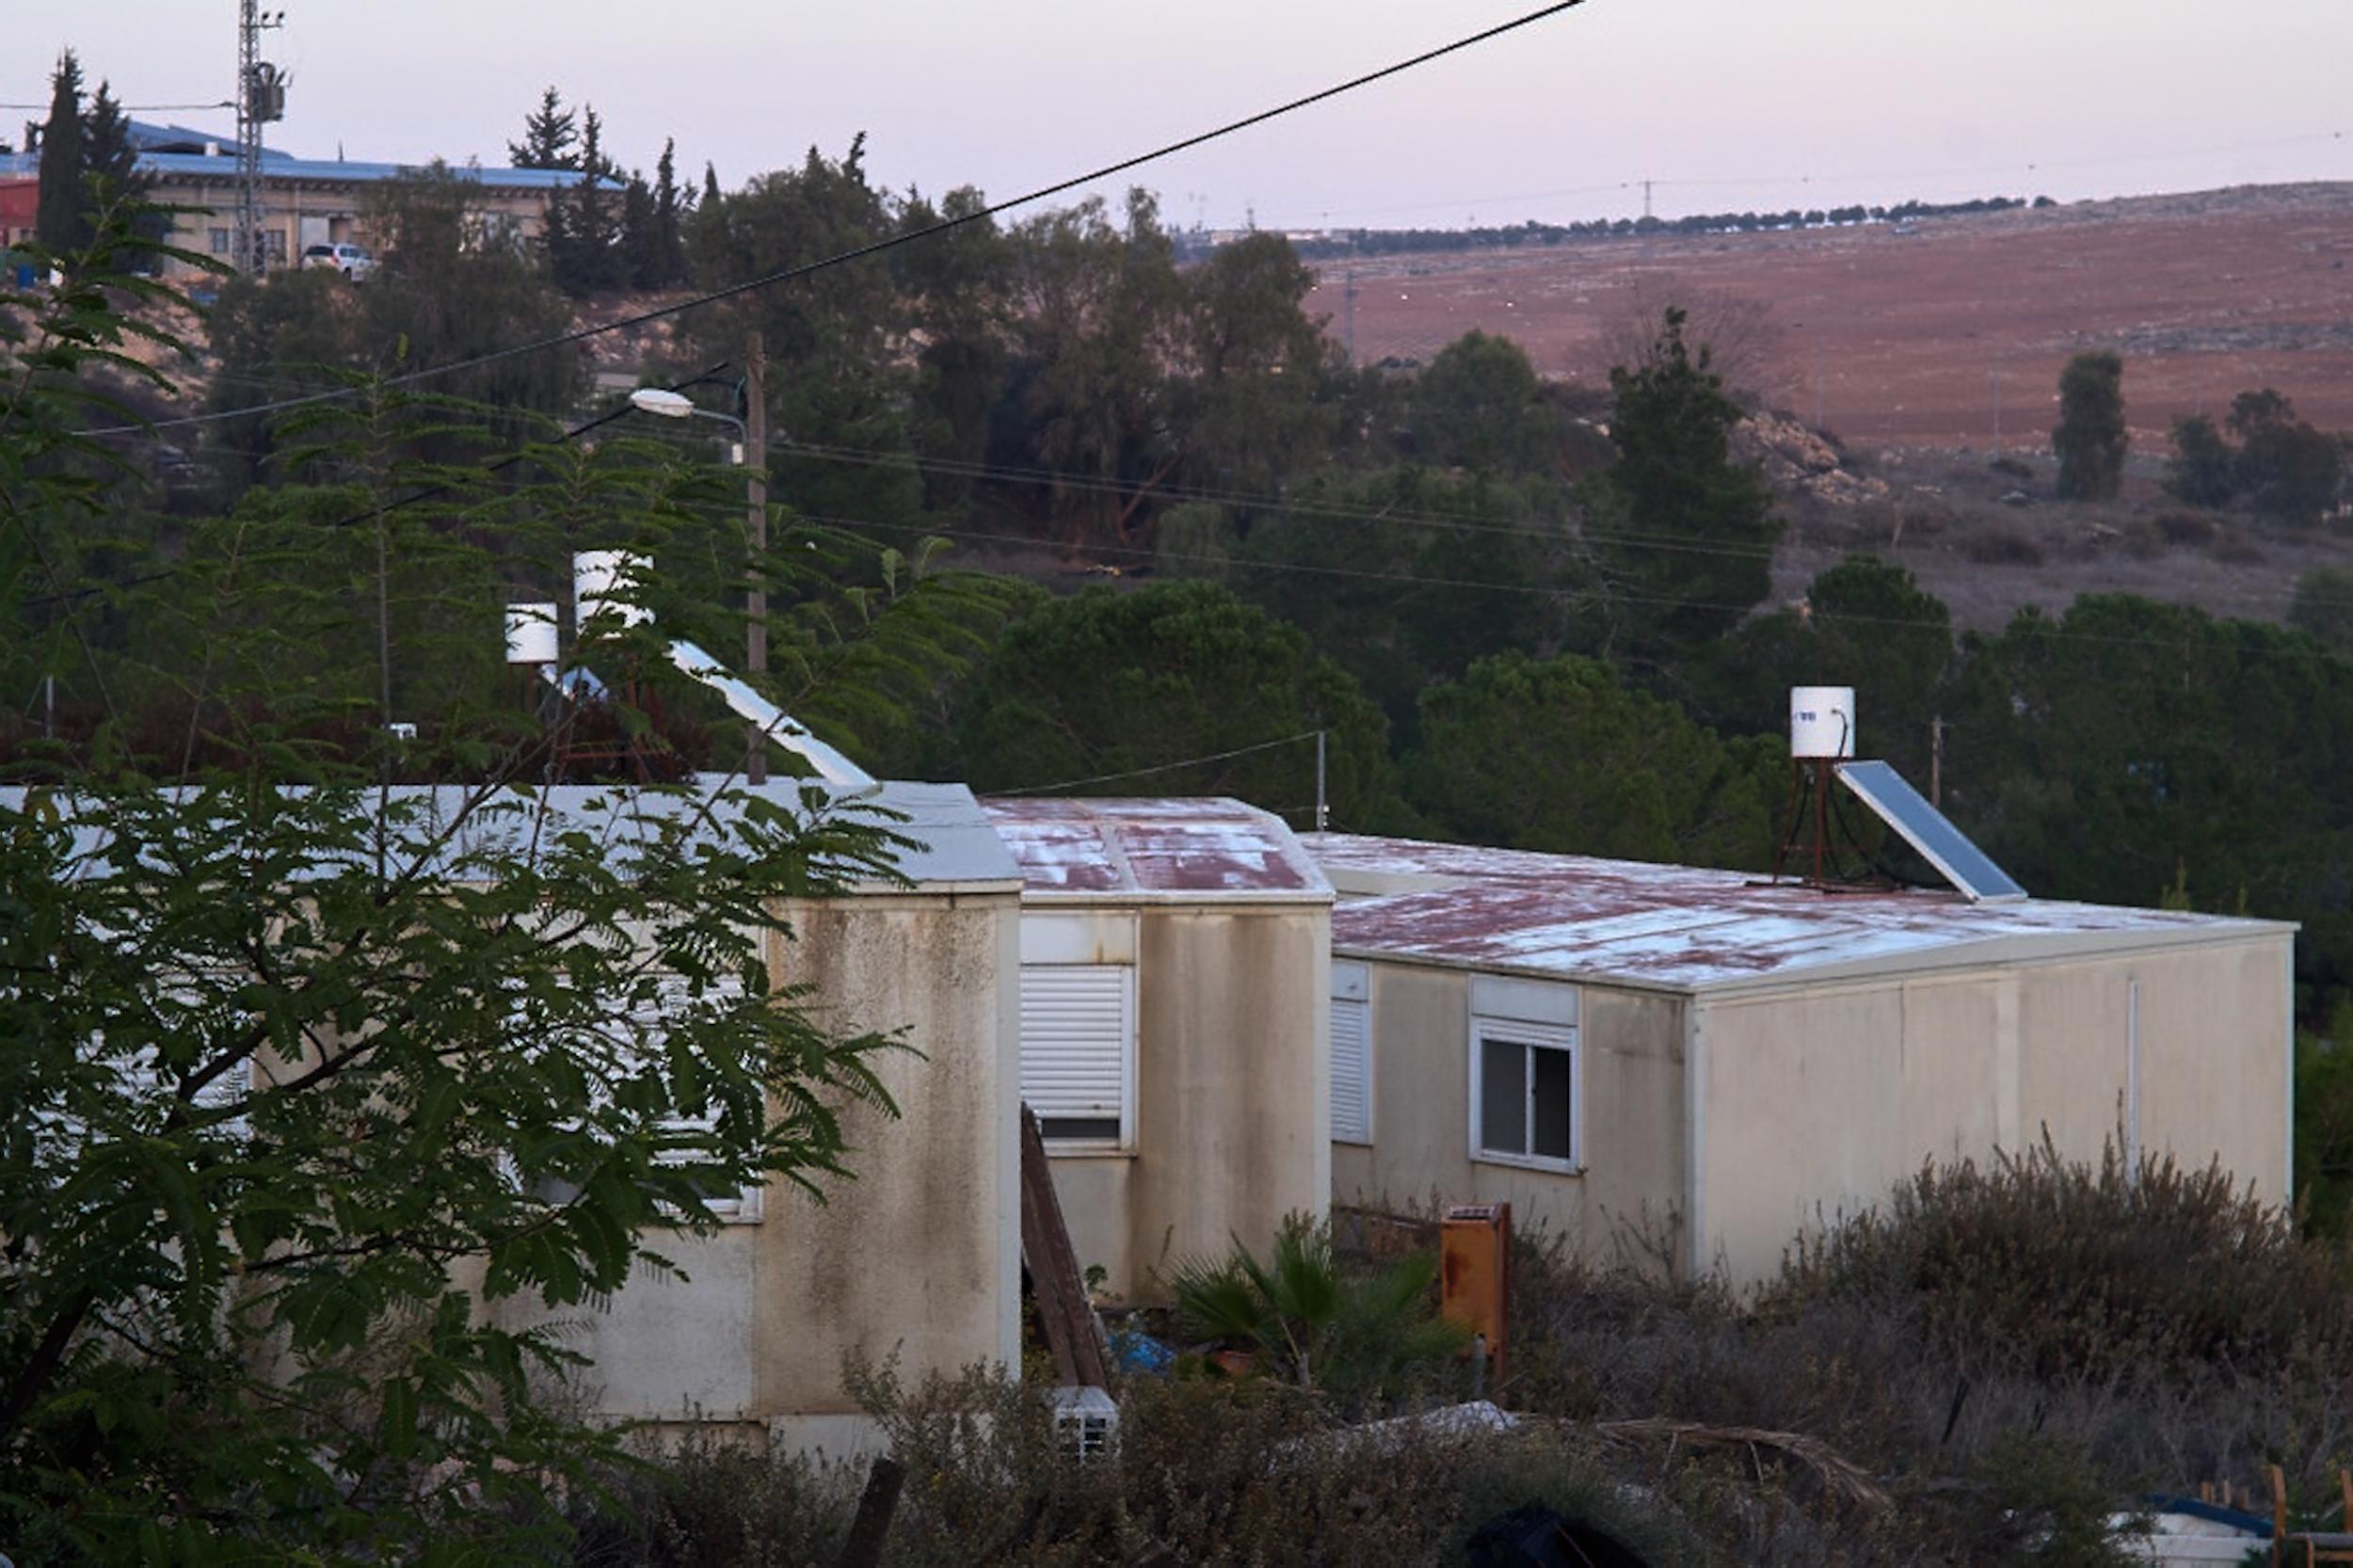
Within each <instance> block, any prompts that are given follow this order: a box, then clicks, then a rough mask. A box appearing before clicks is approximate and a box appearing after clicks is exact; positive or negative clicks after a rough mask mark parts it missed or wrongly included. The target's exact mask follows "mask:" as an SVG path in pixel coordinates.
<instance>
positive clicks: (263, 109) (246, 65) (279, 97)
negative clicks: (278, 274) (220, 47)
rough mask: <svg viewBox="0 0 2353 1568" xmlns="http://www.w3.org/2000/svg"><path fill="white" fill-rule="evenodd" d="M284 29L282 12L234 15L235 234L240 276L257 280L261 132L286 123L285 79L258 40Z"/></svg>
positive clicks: (245, 4)
mask: <svg viewBox="0 0 2353 1568" xmlns="http://www.w3.org/2000/svg"><path fill="white" fill-rule="evenodd" d="M285 24H286V13H285V12H284V11H264V10H263V9H262V8H261V7H260V0H239V6H238V13H237V229H236V245H237V248H236V264H237V268H238V270H239V271H242V272H248V273H251V274H254V275H255V276H257V277H258V276H259V275H260V274H261V273H262V272H263V271H264V270H265V268H266V265H267V262H268V258H267V257H266V256H265V255H264V253H263V248H262V127H263V126H264V125H267V124H269V123H271V122H272V121H274V120H283V119H285V118H286V78H285V76H284V75H283V74H282V73H281V72H280V71H279V69H278V68H277V67H276V66H274V65H272V64H270V63H269V62H268V61H267V60H265V59H264V58H262V35H263V34H264V33H265V32H269V31H271V30H273V29H275V28H279V27H283V26H284V25H285Z"/></svg>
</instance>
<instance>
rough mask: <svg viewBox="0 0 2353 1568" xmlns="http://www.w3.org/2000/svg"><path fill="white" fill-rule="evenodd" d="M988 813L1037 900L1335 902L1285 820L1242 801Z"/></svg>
mask: <svg viewBox="0 0 2353 1568" xmlns="http://www.w3.org/2000/svg"><path fill="white" fill-rule="evenodd" d="M981 808H982V809H983V810H984V811H985V812H986V813H987V814H988V818H989V821H990V823H991V824H994V825H995V827H996V829H997V836H998V837H999V838H1000V839H1002V840H1004V844H1005V847H1006V848H1007V849H1008V850H1010V851H1012V852H1013V857H1014V860H1015V862H1016V864H1017V865H1019V866H1020V868H1021V875H1022V880H1023V883H1024V886H1025V887H1026V888H1027V889H1028V890H1029V891H1030V892H1032V893H1067V894H1071V895H1073V896H1080V895H1091V896H1094V897H1098V898H1116V897H1118V896H1119V895H1121V894H1123V893H1125V894H1135V895H1151V896H1161V897H1172V896H1187V895H1191V896H1197V897H1201V898H1204V899H1208V900H1215V899H1221V898H1233V897H1238V896H1239V897H1261V898H1290V899H1304V900H1311V901H1315V900H1325V899H1329V898H1330V897H1331V896H1332V887H1331V884H1330V883H1328V882H1326V881H1325V880H1324V878H1323V873H1322V872H1321V871H1320V870H1318V869H1317V866H1316V863H1315V860H1314V859H1313V858H1312V857H1311V856H1309V855H1308V854H1307V852H1306V850H1305V848H1304V847H1303V846H1302V845H1301V843H1300V841H1299V839H1298V836H1297V835H1295V834H1293V833H1292V832H1291V830H1290V828H1289V827H1288V826H1287V825H1285V824H1284V822H1283V820H1282V819H1281V818H1280V817H1277V816H1274V815H1273V814H1272V813H1271V812H1266V811H1261V810H1259V809H1258V808H1257V807H1254V806H1249V805H1245V804H1244V803H1242V802H1241V801H1239V800H1224V799H1205V800H1150V799H1137V800H1112V799H1106V800H1070V799H1064V798H1054V799H1046V798H1041V797H1014V796H997V797H994V798H991V799H985V800H983V801H982V802H981Z"/></svg>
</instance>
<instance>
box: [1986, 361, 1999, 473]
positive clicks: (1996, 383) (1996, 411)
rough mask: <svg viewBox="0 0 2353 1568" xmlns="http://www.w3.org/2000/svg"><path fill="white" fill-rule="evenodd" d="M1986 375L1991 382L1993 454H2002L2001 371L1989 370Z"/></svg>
mask: <svg viewBox="0 0 2353 1568" xmlns="http://www.w3.org/2000/svg"><path fill="white" fill-rule="evenodd" d="M1986 375H1987V376H1989V377H1991V378H1992V380H1993V456H1996V457H1998V456H2001V455H2002V373H2001V372H2000V371H1998V370H1989V371H1987V372H1986Z"/></svg>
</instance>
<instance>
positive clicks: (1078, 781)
mask: <svg viewBox="0 0 2353 1568" xmlns="http://www.w3.org/2000/svg"><path fill="white" fill-rule="evenodd" d="M1322 733H1323V731H1321V730H1320V729H1303V730H1301V731H1300V732H1299V733H1298V734H1296V735H1286V736H1284V737H1283V738H1282V739H1281V740H1279V741H1260V742H1259V743H1258V744H1257V745H1247V746H1236V747H1235V748H1234V749H1233V750H1231V751H1213V752H1210V753H1209V755H1208V756H1206V757H1187V758H1184V759H1181V760H1178V761H1175V762H1161V763H1158V764H1156V765H1154V766H1152V767H1148V768H1129V769H1128V771H1127V772H1125V773H1098V774H1096V775H1095V776H1093V777H1091V778H1065V779H1064V780H1063V781H1062V782H1060V783H1058V784H1025V785H1023V786H1022V787H1021V788H1020V789H1018V790H990V791H987V793H989V794H992V795H1042V794H1048V793H1050V792H1053V791H1056V790H1075V789H1078V788H1079V787H1080V785H1083V784H1114V783H1117V782H1118V781H1119V780H1121V779H1123V778H1144V777H1146V776H1150V775H1152V774H1156V773H1175V772H1176V771H1177V769H1179V768H1194V767H1200V766H1202V765H1203V764H1205V763H1209V762H1225V761H1230V760H1232V759H1234V758H1237V757H1247V756H1249V755H1250V754H1251V753H1252V752H1254V751H1272V750H1273V749H1274V748H1275V747H1276V746H1287V745H1297V744H1299V743H1300V742H1302V741H1312V740H1314V739H1315V738H1316V737H1317V736H1318V735H1321V734H1322Z"/></svg>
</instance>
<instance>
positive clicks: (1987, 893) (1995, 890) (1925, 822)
mask: <svg viewBox="0 0 2353 1568" xmlns="http://www.w3.org/2000/svg"><path fill="white" fill-rule="evenodd" d="M1838 781H1839V782H1840V783H1842V784H1844V785H1846V786H1847V788H1848V789H1849V790H1852V791H1853V792H1855V795H1856V797H1857V798H1858V799H1860V800H1861V801H1862V802H1863V804H1864V805H1865V806H1867V807H1869V808H1871V809H1872V810H1873V811H1875V812H1877V813H1879V819H1880V821H1881V822H1883V823H1885V824H1887V825H1888V826H1890V827H1892V828H1894V829H1895V830H1896V831H1897V833H1899V834H1901V835H1902V836H1903V840H1904V842H1906V843H1908V844H1910V845H1911V846H1912V847H1913V849H1916V850H1918V851H1919V852H1920V856H1921V858H1923V859H1925V860H1926V861H1928V863H1929V865H1931V866H1934V867H1935V868H1936V869H1937V870H1938V871H1940V872H1944V873H1945V881H1947V882H1949V883H1951V884H1952V885H1953V886H1954V887H1956V888H1960V889H1961V892H1962V893H1964V894H1965V895H1967V897H1968V899H1969V901H1970V902H1971V903H1972V904H1985V903H1989V902H1992V901H1993V900H1997V899H2013V898H2025V896H2026V889H2025V888H2021V887H2020V886H2018V884H2017V883H2016V882H2013V881H2012V880H2010V875H2009V872H2006V871H2004V870H2002V868H2001V867H1999V866H1997V865H1995V864H1994V863H1993V861H1992V860H1991V859H1989V858H1987V856H1986V853H1985V851H1983V850H1981V849H1979V848H1978V847H1977V845H1975V844H1973V843H1971V842H1970V841H1969V836H1968V835H1967V834H1965V833H1963V832H1961V829H1960V828H1958V827H1955V826H1954V825H1953V824H1952V820H1951V819H1950V818H1948V817H1946V816H1945V813H1944V812H1942V811H1940V810H1938V809H1937V808H1935V807H1933V806H1930V805H1929V803H1928V802H1927V801H1926V800H1923V799H1922V798H1921V797H1920V792H1919V791H1917V790H1915V789H1913V787H1912V786H1911V785H1910V784H1908V783H1906V782H1905V781H1904V776H1903V775H1901V774H1899V773H1897V771H1896V770H1895V769H1894V768H1891V767H1889V766H1888V765H1887V764H1886V763H1884V762H1841V763H1839V764H1838Z"/></svg>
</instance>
